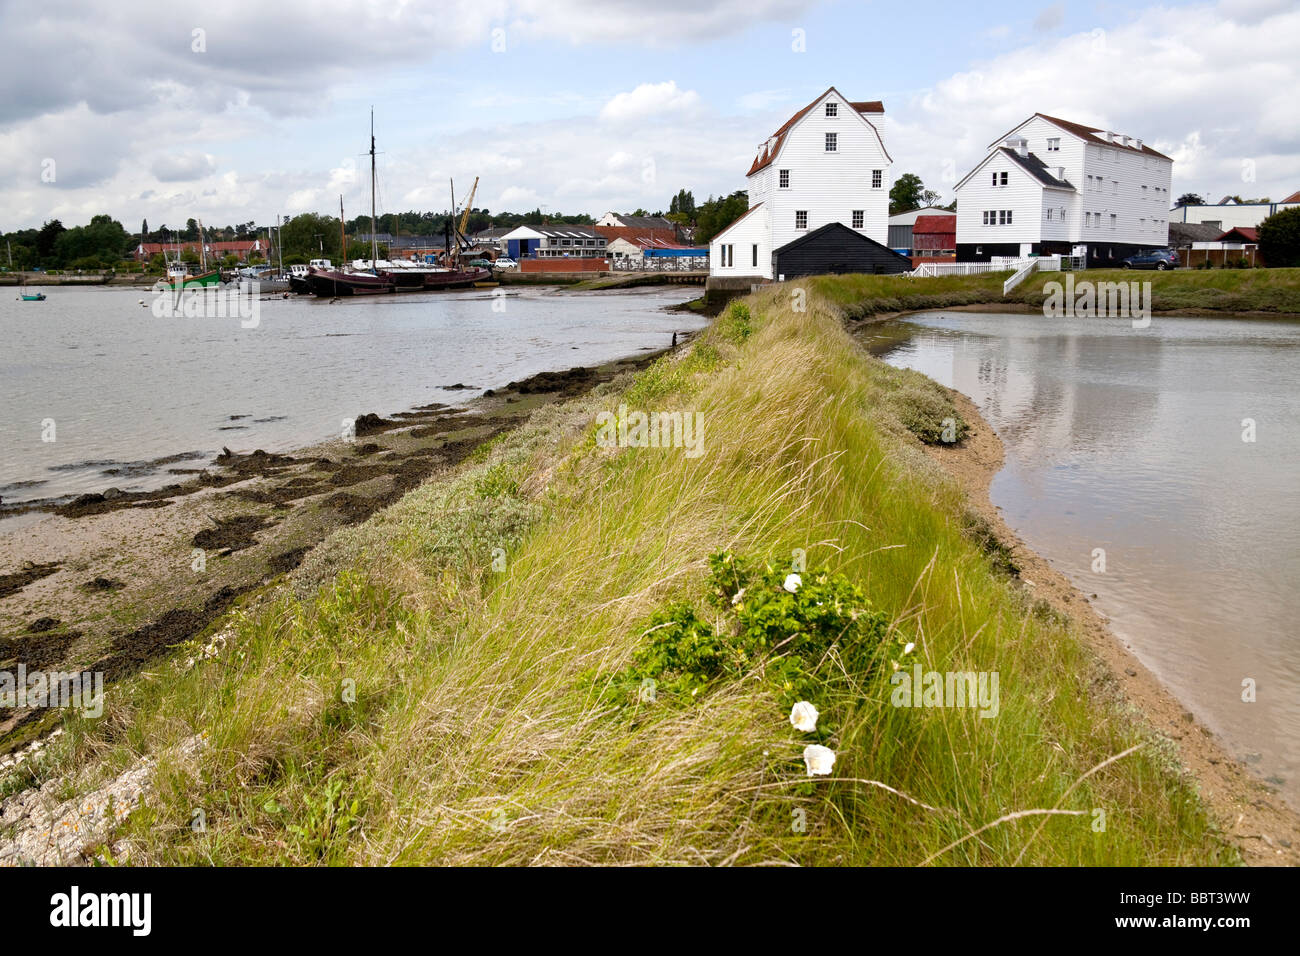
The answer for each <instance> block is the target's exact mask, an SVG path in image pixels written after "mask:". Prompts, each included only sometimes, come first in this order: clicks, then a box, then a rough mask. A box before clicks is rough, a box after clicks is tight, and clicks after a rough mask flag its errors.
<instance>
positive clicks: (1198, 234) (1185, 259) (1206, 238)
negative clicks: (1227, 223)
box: [1168, 222, 1223, 266]
mask: <svg viewBox="0 0 1300 956" xmlns="http://www.w3.org/2000/svg"><path fill="white" fill-rule="evenodd" d="M1222 234H1223V230H1222V229H1220V228H1219V227H1218V226H1214V225H1210V224H1208V223H1200V222H1171V223H1170V224H1169V240H1168V244H1169V248H1170V249H1172V250H1174V252H1176V253H1178V261H1179V262H1180V263H1182V264H1183V265H1185V266H1186V265H1192V264H1194V263H1193V259H1192V257H1191V251H1192V247H1193V245H1194V244H1195V243H1198V242H1214V241H1216V240H1217V239H1218V238H1219V236H1221V235H1222Z"/></svg>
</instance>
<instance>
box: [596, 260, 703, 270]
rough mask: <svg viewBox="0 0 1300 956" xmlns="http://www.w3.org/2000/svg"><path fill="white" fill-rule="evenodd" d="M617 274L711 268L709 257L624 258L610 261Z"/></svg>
mask: <svg viewBox="0 0 1300 956" xmlns="http://www.w3.org/2000/svg"><path fill="white" fill-rule="evenodd" d="M610 267H611V268H612V269H614V270H615V271H616V272H699V271H700V270H707V269H708V268H709V257H708V256H646V257H644V258H642V257H640V256H623V257H620V258H616V259H611V260H610Z"/></svg>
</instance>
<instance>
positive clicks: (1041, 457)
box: [881, 313, 1300, 807]
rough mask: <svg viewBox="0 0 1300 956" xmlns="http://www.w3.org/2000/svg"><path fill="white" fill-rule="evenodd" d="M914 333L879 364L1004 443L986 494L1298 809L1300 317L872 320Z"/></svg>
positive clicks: (1190, 704)
mask: <svg viewBox="0 0 1300 956" xmlns="http://www.w3.org/2000/svg"><path fill="white" fill-rule="evenodd" d="M908 330H910V331H911V332H912V334H911V335H910V336H909V337H905V338H903V339H902V344H900V345H898V346H897V347H895V348H893V349H892V351H888V352H887V353H886V354H885V355H884V356H883V357H884V359H885V361H887V362H889V363H890V364H893V365H897V366H903V367H907V368H913V369H917V370H919V371H921V372H923V373H925V374H926V375H929V376H930V377H931V378H934V379H936V380H937V381H939V382H941V383H942V384H944V385H947V386H949V387H951V388H955V389H957V390H958V391H961V392H963V393H965V394H966V395H968V396H969V397H970V398H971V399H972V400H974V401H975V403H976V404H977V405H978V406H979V409H980V411H981V412H982V413H983V415H984V417H985V419H987V421H988V422H989V424H990V425H992V426H993V428H994V429H995V430H996V431H997V433H998V435H999V436H1000V437H1001V439H1002V441H1003V443H1004V445H1005V448H1006V464H1005V466H1004V467H1003V468H1002V470H1001V471H1000V472H999V473H998V475H997V476H996V477H995V478H994V479H993V482H992V486H991V488H990V496H991V498H992V501H993V503H994V504H995V505H998V506H999V507H1001V508H1002V514H1003V516H1004V518H1005V520H1006V521H1007V523H1008V524H1009V525H1010V526H1011V527H1012V528H1014V529H1015V530H1016V531H1017V532H1018V533H1019V534H1020V535H1021V537H1022V538H1023V539H1024V540H1025V542H1026V543H1027V544H1028V545H1029V546H1030V547H1032V548H1034V549H1035V550H1036V551H1038V552H1039V553H1040V554H1042V555H1044V556H1045V557H1047V558H1048V559H1049V560H1050V561H1051V562H1052V563H1053V564H1054V565H1055V566H1056V567H1057V568H1058V569H1060V570H1061V571H1063V572H1064V573H1065V574H1067V575H1068V576H1069V577H1070V579H1071V580H1072V581H1073V582H1074V584H1075V585H1076V586H1077V587H1078V588H1079V589H1080V590H1082V591H1083V592H1084V593H1085V594H1089V595H1091V594H1096V595H1097V599H1096V600H1095V601H1094V602H1093V603H1094V605H1095V606H1097V607H1098V609H1099V610H1101V611H1102V612H1103V613H1104V614H1106V615H1107V616H1108V617H1109V618H1110V621H1111V628H1112V630H1113V631H1114V632H1115V633H1116V634H1117V635H1118V636H1119V638H1120V639H1121V640H1123V641H1124V642H1125V643H1126V644H1127V645H1129V646H1130V647H1131V648H1132V650H1133V651H1134V652H1135V653H1136V654H1137V656H1138V657H1139V658H1140V659H1141V660H1142V662H1143V663H1144V664H1146V665H1147V666H1148V667H1149V668H1150V669H1151V670H1152V671H1153V672H1154V673H1155V674H1156V675H1157V676H1158V677H1159V678H1160V679H1161V680H1162V681H1163V682H1164V683H1165V684H1166V686H1168V687H1170V688H1171V689H1172V690H1173V691H1174V692H1175V693H1176V694H1177V695H1178V697H1179V698H1180V699H1181V701H1182V702H1183V703H1184V705H1185V706H1187V708H1188V709H1189V710H1191V711H1193V712H1194V713H1195V714H1196V715H1197V716H1198V717H1199V718H1200V719H1202V720H1203V721H1204V722H1205V723H1206V724H1207V725H1208V726H1209V727H1210V728H1211V729H1212V730H1214V731H1215V732H1216V733H1218V734H1220V735H1221V736H1222V737H1223V739H1224V740H1225V741H1226V743H1227V745H1228V747H1229V748H1230V749H1231V750H1233V751H1234V752H1235V753H1236V754H1237V756H1239V757H1241V758H1243V759H1244V760H1245V761H1246V762H1247V763H1248V764H1250V765H1251V766H1252V767H1253V769H1254V770H1255V771H1256V772H1257V773H1259V775H1260V776H1262V777H1264V778H1266V779H1267V780H1269V782H1271V783H1272V784H1274V785H1276V786H1278V787H1279V788H1280V789H1281V791H1282V793H1283V795H1284V796H1285V797H1286V798H1287V799H1288V801H1289V802H1290V803H1291V804H1292V806H1295V807H1300V321H1292V320H1261V321H1252V320H1238V319H1201V318H1164V317H1156V318H1154V319H1152V322H1151V326H1150V327H1149V328H1146V329H1135V328H1133V326H1132V322H1131V321H1130V320H1127V319H1124V320H1112V319H1096V318H1090V319H1047V318H1042V317H1039V316H1036V315H1023V314H1019V315H997V314H974V313H962V314H951V313H949V314H947V315H943V314H926V315H919V316H912V317H910V318H909V320H908V321H907V322H900V323H895V324H894V328H892V329H888V328H886V329H882V330H881V331H882V333H885V334H886V335H898V334H899V333H901V332H905V331H908ZM1247 420H1249V421H1247ZM1252 423H1253V434H1252V433H1251V427H1252ZM1252 439H1253V440H1252ZM1096 549H1103V550H1104V559H1105V564H1104V571H1102V570H1096V569H1095V566H1097V567H1100V565H1099V564H1098V561H1097V559H1098V557H1099V553H1098V552H1097V551H1096ZM1246 682H1253V685H1254V688H1255V698H1256V699H1255V701H1254V702H1249V701H1246V700H1243V695H1245V696H1249V694H1247V693H1246V691H1247V690H1248V687H1247V686H1246Z"/></svg>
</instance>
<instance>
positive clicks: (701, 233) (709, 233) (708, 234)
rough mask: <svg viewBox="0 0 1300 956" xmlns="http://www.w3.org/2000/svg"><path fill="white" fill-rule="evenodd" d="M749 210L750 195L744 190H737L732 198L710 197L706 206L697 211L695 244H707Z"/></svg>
mask: <svg viewBox="0 0 1300 956" xmlns="http://www.w3.org/2000/svg"><path fill="white" fill-rule="evenodd" d="M748 210H749V194H748V193H747V192H745V190H743V189H741V190H737V191H736V192H734V193H732V194H731V195H730V196H725V197H724V196H719V197H718V198H717V199H714V198H713V197H712V196H710V197H709V198H708V199H707V200H706V201H705V203H704V205H702V206H700V208H699V209H698V210H696V216H695V242H696V243H697V244H699V245H705V244H707V243H708V242H709V241H710V240H712V239H713V237H714V236H716V235H717V234H718V233H720V232H722V230H724V229H726V228H727V227H728V226H730V225H731V224H732V223H733V222H735V221H736V220H737V219H739V218H740V217H741V216H743V215H744V214H745V213H746V212H747V211H748Z"/></svg>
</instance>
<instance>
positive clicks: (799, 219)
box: [794, 209, 808, 229]
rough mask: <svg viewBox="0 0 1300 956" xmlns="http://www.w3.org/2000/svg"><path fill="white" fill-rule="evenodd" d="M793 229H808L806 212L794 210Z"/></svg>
mask: <svg viewBox="0 0 1300 956" xmlns="http://www.w3.org/2000/svg"><path fill="white" fill-rule="evenodd" d="M794 227H795V228H796V229H807V228H808V210H807V209H796V210H795V212H794Z"/></svg>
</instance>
